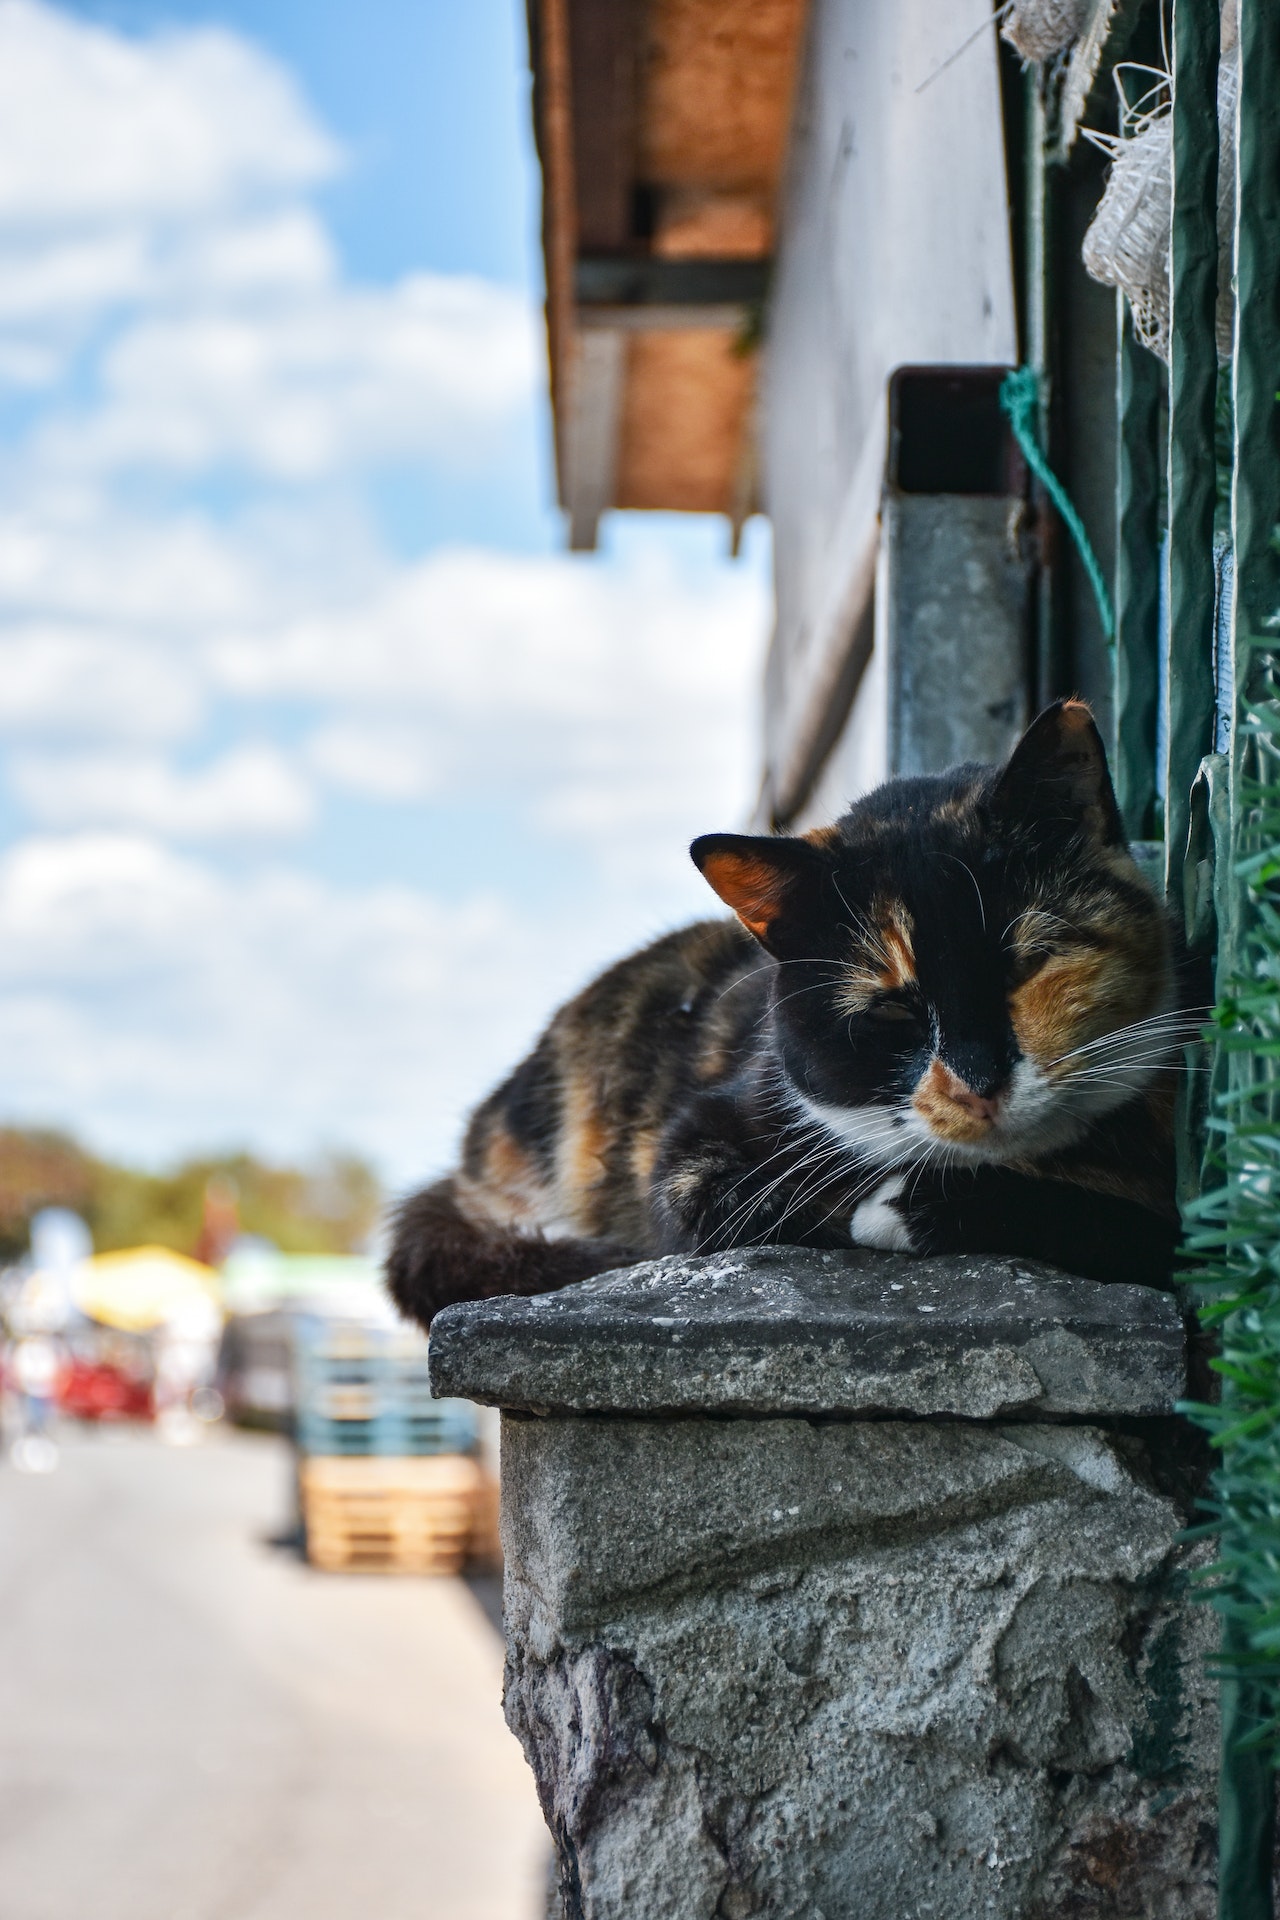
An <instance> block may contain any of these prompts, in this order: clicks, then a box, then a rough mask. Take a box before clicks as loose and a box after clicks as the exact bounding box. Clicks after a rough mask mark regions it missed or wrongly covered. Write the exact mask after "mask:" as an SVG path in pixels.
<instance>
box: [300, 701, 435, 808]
mask: <svg viewBox="0 0 1280 1920" xmlns="http://www.w3.org/2000/svg"><path fill="white" fill-rule="evenodd" d="M307 759H308V761H309V763H310V764H311V766H312V767H314V769H315V771H316V772H317V773H318V774H319V775H320V777H321V779H323V780H325V781H327V783H328V784H329V785H330V786H331V787H335V788H337V789H338V791H339V792H344V793H355V794H359V795H361V796H362V797H363V798H365V799H369V800H422V799H424V798H425V797H426V796H427V794H429V793H433V792H435V791H437V790H438V788H439V786H440V780H441V774H440V768H439V765H438V761H437V760H436V758H435V757H434V755H433V750H432V746H431V743H430V742H429V741H428V740H427V739H426V737H425V735H424V734H423V732H422V731H421V729H419V730H417V731H416V732H415V730H414V729H413V728H412V727H405V726H403V725H400V724H398V723H397V722H396V721H386V722H384V723H382V724H379V723H378V722H376V721H374V722H370V721H368V720H356V721H354V722H353V721H350V720H338V721H334V722H333V723H332V724H331V725H329V726H324V727H320V728H319V729H318V730H317V731H316V732H315V733H314V734H312V736H311V738H310V740H309V741H308V742H307Z"/></svg>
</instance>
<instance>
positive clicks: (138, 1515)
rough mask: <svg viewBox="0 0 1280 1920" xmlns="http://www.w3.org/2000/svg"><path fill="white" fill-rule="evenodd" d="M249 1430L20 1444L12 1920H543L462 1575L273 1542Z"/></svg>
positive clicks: (0, 1507)
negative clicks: (341, 1560)
mask: <svg viewBox="0 0 1280 1920" xmlns="http://www.w3.org/2000/svg"><path fill="white" fill-rule="evenodd" d="M288 1471H289V1469H288V1456H287V1453H286V1450H285V1449H284V1447H283V1446H282V1445H281V1444H280V1443H279V1442H277V1441H274V1440H270V1439H263V1438H256V1437H251V1436H244V1435H229V1436H226V1437H224V1438H219V1439H215V1440H214V1441H212V1442H210V1443H208V1444H206V1445H204V1446H201V1447H196V1448H189V1449H174V1448H166V1447H163V1446H161V1445H159V1444H158V1443H157V1442H155V1441H154V1440H151V1439H149V1438H147V1437H145V1436H139V1435H133V1434H130V1435H120V1434H115V1435H103V1436H101V1437H97V1436H95V1437H89V1438H85V1439H82V1440H77V1441H75V1442H74V1443H73V1444H71V1445H70V1446H68V1447H67V1448H66V1449H65V1450H64V1452H63V1456H62V1463H61V1465H60V1467H59V1470H58V1472H57V1473H55V1474H52V1475H49V1476H41V1477H37V1476H34V1475H32V1476H26V1475H20V1474H17V1473H15V1472H14V1471H13V1470H12V1468H11V1467H10V1466H9V1465H8V1464H7V1463H6V1462H3V1461H0V1913H2V1914H3V1916H4V1920H89V1917H90V1916H91V1920H534V1917H535V1916H536V1915H537V1914H538V1913H539V1912H540V1911H541V1908H540V1905H539V1898H538V1887H539V1884H540V1876H541V1874H542V1871H543V1860H544V1854H545V1846H546V1841H545V1831H544V1829H543V1826H542V1821H541V1816H540V1815H539V1812H538V1807H537V1801H536V1799H535V1796H534V1792H533V1785H532V1780H531V1777H530V1775H529V1773H528V1770H527V1768H526V1766H525V1763H524V1759H523V1756H522V1755H521V1753H520V1750H519V1748H518V1746H517V1745H516V1742H515V1740H514V1739H513V1738H512V1736H511V1735H510V1734H509V1733H508V1732H507V1730H506V1727H505V1726H504V1725H503V1721H502V1714H501V1709H500V1706H499V1688H500V1682H501V1664H502V1662H501V1650H500V1646H499V1643H498V1638H497V1635H496V1633H495V1632H494V1629H493V1627H492V1625H491V1624H490V1622H489V1620H488V1619H487V1618H486V1617H485V1612H484V1610H483V1608H482V1607H481V1605H480V1603H479V1601H478V1600H477V1598H476V1596H475V1594H474V1593H473V1592H472V1591H471V1590H470V1589H469V1588H468V1587H467V1586H466V1585H464V1584H463V1583H462V1582H461V1581H454V1580H437V1581H432V1580H393V1579H379V1578H376V1577H373V1578H371V1577H365V1578H361V1577H359V1576H335V1575H326V1574H318V1573H314V1572H312V1571H311V1570H310V1569H308V1568H306V1567H304V1566H302V1565H300V1564H299V1563H298V1562H297V1560H296V1559H294V1558H293V1557H292V1556H290V1555H289V1554H287V1553H285V1552H282V1551H281V1550H279V1549H278V1548H273V1547H272V1546H271V1545H270V1544H269V1539H270V1536H271V1535H272V1534H273V1533H275V1532H278V1531H279V1529H280V1526H281V1522H282V1520H283V1518H284V1516H285V1513H286V1487H287V1480H288Z"/></svg>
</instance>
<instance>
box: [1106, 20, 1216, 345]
mask: <svg viewBox="0 0 1280 1920" xmlns="http://www.w3.org/2000/svg"><path fill="white" fill-rule="evenodd" d="M1128 71H1131V72H1132V71H1142V70H1141V69H1129V70H1128ZM1155 79H1156V85H1155V87H1154V88H1152V89H1151V90H1150V91H1149V92H1148V93H1147V94H1146V95H1144V97H1143V99H1142V100H1140V101H1139V102H1138V104H1137V105H1136V106H1133V107H1131V106H1129V104H1128V102H1127V101H1126V100H1125V96H1124V90H1123V80H1122V78H1121V69H1119V68H1118V69H1117V71H1116V82H1117V85H1118V86H1119V87H1120V90H1121V92H1120V97H1121V116H1120V120H1121V132H1120V134H1119V135H1115V134H1101V133H1089V134H1088V138H1089V139H1091V140H1092V141H1093V143H1094V145H1095V146H1098V147H1101V148H1102V150H1103V152H1104V153H1106V154H1109V155H1110V157H1111V173H1110V176H1109V178H1108V180H1107V185H1106V191H1105V192H1104V193H1103V196H1102V199H1101V200H1100V201H1099V203H1098V211H1097V212H1096V213H1095V214H1094V216H1093V220H1092V222H1091V223H1090V226H1089V231H1088V232H1087V233H1086V234H1085V237H1084V245H1083V247H1082V248H1081V254H1082V257H1083V259H1084V264H1085V270H1086V272H1088V273H1089V274H1091V275H1092V277H1093V278H1094V279H1095V280H1100V281H1101V282H1102V284H1103V286H1104V287H1119V288H1120V289H1121V291H1122V292H1123V293H1124V295H1125V298H1126V299H1127V300H1128V302H1129V306H1130V309H1131V311H1132V313H1133V330H1134V332H1135V334H1136V335H1137V337H1138V339H1139V340H1141V341H1142V343H1143V345H1144V346H1147V347H1150V348H1151V351H1152V352H1153V353H1158V354H1159V356H1160V358H1161V359H1162V360H1168V358H1169V240H1170V235H1171V233H1172V231H1173V123H1172V121H1171V119H1170V110H1169V91H1168V89H1169V82H1168V76H1167V75H1165V74H1157V75H1156V76H1155ZM1239 91H1240V76H1239V69H1238V67H1237V64H1236V60H1235V57H1234V48H1231V49H1228V51H1227V52H1226V53H1225V54H1224V58H1223V60H1222V63H1221V65H1220V66H1219V68H1218V301H1217V310H1216V314H1215V329H1214V330H1215V334H1216V343H1217V349H1218V358H1219V359H1220V360H1227V359H1229V358H1230V357H1231V338H1232V333H1233V331H1234V325H1235V294H1234V292H1233V290H1232V285H1231V259H1232V234H1233V224H1234V220H1235V188H1236V160H1235V153H1236V142H1235V125H1236V100H1237V98H1238V95H1239Z"/></svg>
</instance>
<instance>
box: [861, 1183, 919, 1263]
mask: <svg viewBox="0 0 1280 1920" xmlns="http://www.w3.org/2000/svg"><path fill="white" fill-rule="evenodd" d="M906 1184H907V1176H906V1174H905V1173H897V1174H894V1176H893V1177H892V1179H889V1180H882V1181H881V1183H880V1185H879V1186H878V1187H877V1188H876V1190H875V1192H874V1193H872V1194H869V1195H868V1196H867V1198H866V1199H865V1200H863V1201H860V1202H859V1204H858V1205H857V1206H856V1207H855V1208H854V1210H853V1218H852V1220H851V1221H850V1222H849V1233H850V1237H851V1238H852V1240H853V1244H854V1246H855V1247H879V1248H880V1250H881V1251H882V1252H883V1253H914V1252H915V1248H914V1246H913V1245H912V1241H911V1229H910V1227H908V1225H907V1223H906V1221H905V1220H904V1219H903V1217H902V1215H901V1214H900V1213H899V1212H898V1209H897V1208H896V1207H895V1206H894V1204H893V1203H894V1201H895V1200H899V1199H901V1197H902V1193H903V1190H904V1188H905V1187H906Z"/></svg>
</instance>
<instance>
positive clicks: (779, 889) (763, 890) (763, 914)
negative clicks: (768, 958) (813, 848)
mask: <svg viewBox="0 0 1280 1920" xmlns="http://www.w3.org/2000/svg"><path fill="white" fill-rule="evenodd" d="M702 877H703V879H704V880H706V881H708V882H709V883H710V885H711V886H712V887H714V889H715V891H716V892H717V893H718V894H719V895H720V898H721V899H722V900H723V901H724V903H725V905H726V907H732V908H733V911H734V912H735V913H736V914H737V916H738V918H739V920H741V922H742V924H743V926H744V927H745V928H746V929H747V932H748V933H753V934H754V935H755V936H756V938H757V940H763V939H764V937H765V935H766V934H767V933H768V931H769V928H770V926H771V925H772V923H773V922H774V921H775V920H776V919H777V917H778V914H779V912H780V911H781V908H782V901H783V896H784V894H785V892H786V877H785V876H784V875H783V874H782V873H780V872H779V870H778V868H777V867H775V866H772V865H771V864H770V862H769V861H767V860H756V859H753V858H752V857H751V856H750V855H749V854H744V853H713V854H712V855H711V857H710V859H709V860H708V861H707V863H706V865H705V866H704V867H703V869H702Z"/></svg>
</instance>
